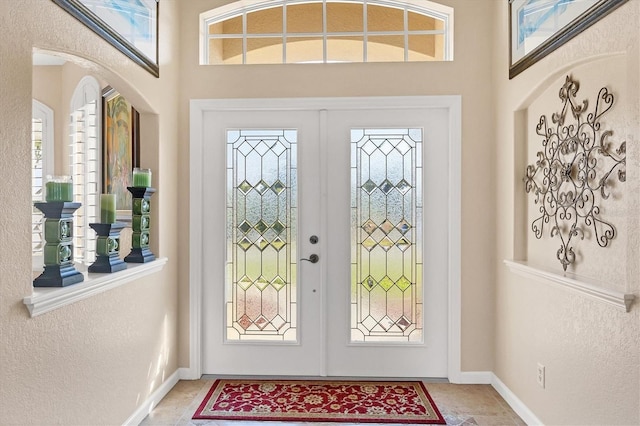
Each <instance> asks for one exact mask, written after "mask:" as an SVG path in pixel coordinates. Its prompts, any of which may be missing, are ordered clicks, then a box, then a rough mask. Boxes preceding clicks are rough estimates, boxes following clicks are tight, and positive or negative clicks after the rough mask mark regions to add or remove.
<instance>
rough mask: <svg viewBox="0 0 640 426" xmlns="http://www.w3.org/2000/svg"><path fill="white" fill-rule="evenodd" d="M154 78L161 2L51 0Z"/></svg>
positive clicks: (157, 72) (157, 68)
mask: <svg viewBox="0 0 640 426" xmlns="http://www.w3.org/2000/svg"><path fill="white" fill-rule="evenodd" d="M52 1H53V2H54V3H55V4H57V5H58V6H60V7H61V8H63V9H64V10H66V11H67V12H69V13H70V14H71V15H72V16H73V17H75V18H76V19H78V20H79V21H80V22H82V23H83V24H85V25H86V26H87V27H89V28H90V29H91V30H92V31H94V32H95V33H96V34H98V35H99V36H101V37H102V38H104V39H105V40H106V41H108V42H109V43H111V44H112V45H113V46H115V47H116V49H118V50H120V51H121V52H122V53H124V54H125V55H126V56H128V57H129V58H130V59H132V60H133V61H134V62H136V63H137V64H138V65H140V66H141V67H143V68H144V69H146V70H147V71H149V72H150V73H151V74H153V75H154V76H156V77H158V76H159V75H160V69H159V66H158V8H159V6H158V0H52Z"/></svg>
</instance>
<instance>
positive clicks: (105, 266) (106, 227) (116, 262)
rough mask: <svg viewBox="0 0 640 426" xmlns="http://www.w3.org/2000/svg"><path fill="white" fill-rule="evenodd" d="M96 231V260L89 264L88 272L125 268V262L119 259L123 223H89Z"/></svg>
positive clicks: (105, 271)
mask: <svg viewBox="0 0 640 426" xmlns="http://www.w3.org/2000/svg"><path fill="white" fill-rule="evenodd" d="M89 226H90V227H91V228H93V230H94V231H96V234H98V239H97V241H96V253H97V256H96V261H95V262H93V263H92V264H91V265H90V266H89V272H99V273H111V272H116V271H122V270H123V269H127V264H126V263H124V261H123V260H122V259H120V231H122V228H124V226H125V225H124V223H120V222H115V223H90V224H89Z"/></svg>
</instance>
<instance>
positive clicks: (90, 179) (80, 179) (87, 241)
mask: <svg viewBox="0 0 640 426" xmlns="http://www.w3.org/2000/svg"><path fill="white" fill-rule="evenodd" d="M100 104H101V95H100V86H99V84H98V82H97V81H96V79H95V78H93V77H90V76H87V77H84V78H83V79H82V80H81V81H80V83H78V86H77V87H76V90H75V91H74V94H73V98H72V100H71V108H70V110H71V117H70V124H69V139H70V143H69V166H70V174H71V177H72V178H73V193H74V201H75V202H79V203H82V206H81V207H80V208H79V209H78V210H77V211H76V215H75V219H74V224H73V225H74V229H73V246H74V259H75V261H76V262H81V263H84V264H90V263H93V262H94V261H95V256H96V236H95V233H94V232H93V231H92V230H91V228H90V227H89V223H93V222H99V219H100V218H99V210H98V209H99V205H98V193H99V182H100V181H99V178H100V144H99V137H100V108H101V107H100Z"/></svg>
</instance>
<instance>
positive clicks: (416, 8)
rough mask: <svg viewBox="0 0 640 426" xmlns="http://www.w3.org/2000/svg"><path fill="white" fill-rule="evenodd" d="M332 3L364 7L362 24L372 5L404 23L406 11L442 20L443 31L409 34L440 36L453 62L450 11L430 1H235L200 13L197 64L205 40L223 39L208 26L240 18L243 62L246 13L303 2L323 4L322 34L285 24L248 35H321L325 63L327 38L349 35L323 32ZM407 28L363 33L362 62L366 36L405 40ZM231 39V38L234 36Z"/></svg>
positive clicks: (205, 61) (205, 56)
mask: <svg viewBox="0 0 640 426" xmlns="http://www.w3.org/2000/svg"><path fill="white" fill-rule="evenodd" d="M332 2H339V3H358V4H363V5H364V22H365V24H366V19H367V9H366V7H367V5H368V4H370V5H375V6H384V7H391V8H397V9H403V10H404V11H405V21H406V19H407V18H406V17H407V12H416V13H420V14H422V15H427V16H430V17H433V18H436V19H439V20H442V21H444V30H443V31H440V30H434V31H418V32H414V31H411V34H414V33H415V34H443V35H444V44H445V46H444V61H453V33H454V31H453V8H452V7H449V6H444V5H441V4H438V3H435V2H432V1H428V0H404V1H400V0H239V1H236V2H234V3H230V4H228V5H225V6H221V7H218V8H215V9H211V10H209V11H206V12H203V13H201V14H200V65H209V40H210V38H224V36H215V35H214V36H210V35H209V25H210V24H212V23H216V22H220V21H224V20H226V19H230V18H234V17H237V16H242V20H243V34H242V36H243V42H242V44H243V49H242V56H243V58H242V63H243V64H245V63H246V51H247V49H246V46H247V34H246V30H245V29H246V15H247V13H251V12H255V11H258V10H263V9H270V8H274V7H283V6H285V5H295V4H304V3H322V4H323V22H324V24H323V31H322V33H309V34H305V33H295V34H294V33H287V32H286V24H285V28H284V29H283V32H282V33H274V34H252V36H255V37H278V38H282V40H285V39H286V38H287V36H288V35H295V36H296V37H305V36H322V38H323V40H324V48H323V62H327V36H329V35H330V36H334V35H349V33H345V34H342V33H327V30H326V19H324V18H325V17H326V4H327V3H332ZM283 14H284V15H285V16H283V18H284V22H285V23H286V8H284V7H283ZM406 27H407V25H406V22H405V28H404V29H403V31H401V32H396V31H384V32H368V31H366V25H365V31H364V32H363V35H364V41H365V43H364V58H363V59H364V60H363V62H367V48H366V46H367V43H366V40H367V36H368V35H376V36H378V35H397V34H403V35H404V37H405V44H406V39H407V37H408V35H409V31H407V29H406ZM359 34H360V33H359ZM234 37H235V36H234ZM404 59H405V62H406V61H407V51H406V49H405V58H404ZM286 61H287V58H286V48H285V49H283V58H282V63H287V62H286Z"/></svg>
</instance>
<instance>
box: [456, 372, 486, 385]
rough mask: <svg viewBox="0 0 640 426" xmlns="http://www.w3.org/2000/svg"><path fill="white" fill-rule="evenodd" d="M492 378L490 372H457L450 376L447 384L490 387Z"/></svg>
mask: <svg viewBox="0 0 640 426" xmlns="http://www.w3.org/2000/svg"><path fill="white" fill-rule="evenodd" d="M492 378H493V373H492V372H491V371H459V372H457V373H456V374H451V375H450V377H449V382H450V383H457V384H460V385H490V384H491V380H492Z"/></svg>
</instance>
